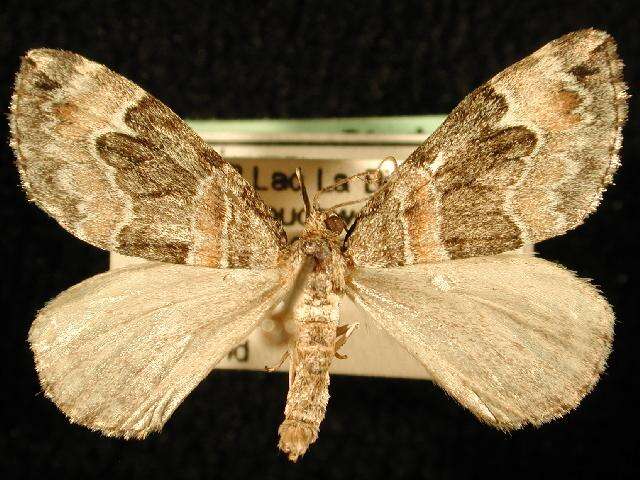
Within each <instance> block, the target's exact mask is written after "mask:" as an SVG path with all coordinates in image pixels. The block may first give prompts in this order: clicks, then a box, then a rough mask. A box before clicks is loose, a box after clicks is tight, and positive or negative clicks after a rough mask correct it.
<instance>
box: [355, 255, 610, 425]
mask: <svg viewBox="0 0 640 480" xmlns="http://www.w3.org/2000/svg"><path fill="white" fill-rule="evenodd" d="M347 288H348V293H349V295H350V296H351V297H352V298H353V299H354V300H355V302H356V303H357V304H358V305H359V306H361V307H362V308H363V309H364V310H365V311H366V312H367V313H368V314H369V315H370V316H371V317H372V318H373V319H374V320H375V321H376V323H377V324H378V325H379V326H380V327H382V328H383V329H385V330H386V331H387V332H388V333H389V334H390V335H391V336H392V337H394V338H395V339H396V340H397V341H398V342H399V343H400V344H401V345H402V346H403V347H404V348H405V349H407V351H408V352H409V353H411V354H412V355H413V356H414V357H415V358H416V359H417V360H418V361H419V362H420V363H422V364H423V365H424V367H425V368H426V369H427V370H428V371H429V372H430V374H431V376H432V378H433V380H434V381H435V382H436V383H437V384H438V385H440V386H441V387H442V388H444V389H445V391H446V392H447V393H448V394H450V395H451V396H452V397H454V398H455V399H456V400H457V401H458V402H460V403H461V404H462V405H463V406H465V407H466V408H468V409H469V410H471V412H473V414H474V415H476V416H477V417H478V418H480V419H481V420H483V421H484V422H487V423H489V424H491V425H494V426H495V427H497V428H500V429H503V430H510V429H516V428H520V427H522V426H524V425H526V424H533V425H539V424H541V423H544V422H547V421H549V420H552V419H554V418H557V417H560V416H562V415H563V414H565V413H566V412H568V411H569V410H572V409H573V408H575V407H576V406H577V405H578V403H579V402H580V401H581V400H582V398H583V397H584V396H585V395H586V394H587V393H588V392H589V391H590V390H591V389H592V388H593V386H594V385H595V383H596V382H597V381H598V378H599V377H600V374H601V373H602V371H603V370H604V367H605V362H606V359H607V357H608V355H609V352H610V350H611V342H612V339H613V324H614V316H613V312H612V310H611V308H610V307H609V305H608V303H607V301H606V300H605V299H604V298H602V296H601V295H600V294H599V293H598V291H597V289H596V288H594V287H593V286H591V285H590V284H589V282H587V281H585V280H582V279H580V278H578V277H576V276H575V275H574V274H573V273H571V272H570V271H568V270H566V269H564V268H562V267H560V266H557V265H554V264H553V263H551V262H547V261H545V260H542V259H538V258H535V257H532V256H529V255H521V254H502V255H495V256H491V257H475V258H468V259H460V260H452V261H448V262H436V263H428V264H422V265H412V266H405V267H395V268H357V269H356V270H355V271H354V272H353V275H352V278H351V281H350V282H349V284H348V287H347Z"/></svg>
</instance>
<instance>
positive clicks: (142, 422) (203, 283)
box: [29, 263, 289, 438]
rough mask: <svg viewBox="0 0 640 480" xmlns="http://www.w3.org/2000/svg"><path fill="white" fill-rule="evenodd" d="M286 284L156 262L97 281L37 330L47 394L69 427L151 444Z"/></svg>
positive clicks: (67, 298) (33, 334)
mask: <svg viewBox="0 0 640 480" xmlns="http://www.w3.org/2000/svg"><path fill="white" fill-rule="evenodd" d="M286 278H289V276H288V275H284V274H283V272H281V271H279V270H278V269H263V270H258V269H256V270H254V269H232V270H229V269H224V270H222V269H212V268H208V267H192V266H184V265H174V264H158V263H145V264H142V265H138V266H132V267H126V268H122V269H117V270H113V271H111V272H108V273H104V274H101V275H96V276H95V277H93V278H90V279H88V280H86V281H84V282H82V283H80V284H78V285H76V286H74V287H72V288H70V289H69V290H67V291H65V292H63V293H62V294H60V295H59V296H58V297H56V298H55V299H54V300H52V301H51V302H50V303H49V304H48V305H47V306H46V307H44V308H43V309H42V310H41V311H40V313H39V314H38V317H37V318H36V320H35V322H34V323H33V326H32V327H31V331H30V334H29V342H30V343H31V349H32V350H33V353H34V356H35V362H36V368H37V371H38V375H39V377H40V382H41V384H42V388H43V391H44V393H45V394H46V395H47V396H48V397H49V398H51V399H52V400H53V401H54V402H55V404H56V405H57V406H58V407H59V408H60V409H61V410H62V411H63V412H64V413H65V414H66V415H67V416H68V417H69V419H70V420H71V421H72V422H76V423H80V424H82V425H85V426H87V427H89V428H91V429H94V430H100V431H101V432H103V433H104V434H106V435H111V436H121V437H125V438H144V437H145V436H146V435H147V434H149V433H150V432H153V431H156V430H160V428H161V427H162V426H163V425H164V423H165V422H166V421H167V419H168V418H169V417H170V416H171V414H172V413H173V411H174V410H175V409H176V407H178V405H180V403H181V402H182V401H183V399H184V398H185V397H186V396H187V395H188V394H189V392H191V390H193V388H194V387H195V386H196V385H197V384H198V383H199V382H200V381H201V380H202V379H203V378H205V377H206V375H207V374H208V373H209V372H210V371H211V369H212V368H213V367H214V366H215V365H216V364H217V363H218V362H219V361H220V360H221V359H222V358H223V357H224V356H225V355H226V354H227V353H228V352H229V351H230V350H231V349H232V348H234V347H235V346H236V345H238V344H239V343H240V342H241V341H242V340H243V339H244V338H245V337H246V336H247V335H248V334H249V333H250V332H251V331H252V330H253V329H254V328H255V327H256V326H257V325H258V323H259V321H260V318H261V317H262V316H263V315H264V314H265V312H266V311H267V310H268V309H269V308H270V307H271V306H272V305H273V304H274V303H275V302H277V301H278V300H279V299H280V298H281V297H282V295H283V294H284V293H285V291H286V289H287V288H289V285H288V284H286V283H287V282H286V281H285V279H286Z"/></svg>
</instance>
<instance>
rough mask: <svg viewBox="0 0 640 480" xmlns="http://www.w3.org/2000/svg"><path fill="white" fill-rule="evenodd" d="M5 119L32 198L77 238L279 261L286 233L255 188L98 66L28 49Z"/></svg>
mask: <svg viewBox="0 0 640 480" xmlns="http://www.w3.org/2000/svg"><path fill="white" fill-rule="evenodd" d="M10 123H11V145H12V146H13V149H14V151H15V154H16V157H17V160H18V162H17V163H18V169H19V171H20V176H21V178H22V183H23V185H24V188H25V190H26V191H27V193H28V195H29V197H30V198H31V199H32V200H33V201H35V202H36V203H37V204H38V205H39V206H40V207H41V208H43V209H44V210H45V211H46V212H47V213H49V214H50V215H51V216H53V217H54V218H55V219H56V220H57V221H58V222H59V223H60V224H61V225H62V226H63V227H64V228H66V229H67V230H69V231H70V232H71V233H73V234H74V235H76V236H77V237H79V238H81V239H82V240H85V241H87V242H89V243H91V244H93V245H95V246H98V247H100V248H104V249H106V250H112V251H115V252H119V253H122V254H124V255H131V256H137V257H144V258H147V259H151V260H160V261H164V262H172V263H186V264H192V265H205V266H211V267H268V266H275V265H276V263H277V261H278V256H279V254H280V253H281V249H282V247H283V246H284V245H285V244H286V236H285V234H284V231H283V230H282V226H281V225H280V223H279V222H277V221H275V220H274V219H273V218H272V216H271V211H270V209H269V208H268V207H267V206H266V205H265V204H264V203H263V202H262V201H261V200H260V199H259V198H258V196H257V194H256V192H255V191H254V189H253V188H252V187H251V186H250V185H249V184H248V183H247V182H246V181H245V180H244V179H243V178H242V177H241V176H240V175H239V174H238V173H237V172H236V171H235V169H234V168H233V167H232V166H231V165H230V164H229V163H227V162H226V161H224V160H223V159H222V158H221V157H220V156H219V155H218V154H217V153H216V152H215V151H214V150H213V149H212V148H211V147H209V146H208V145H207V144H206V143H205V142H204V141H203V140H202V139H201V138H200V137H198V135H196V134H195V133H194V132H193V131H192V130H191V129H190V128H189V127H188V126H187V125H186V124H185V123H184V122H183V121H182V120H180V118H179V117H178V116H177V115H176V114H175V113H173V112H172V111H171V110H170V109H169V108H168V107H166V106H165V105H163V104H162V103H161V102H159V101H158V100H156V99H155V98H154V97H153V96H151V95H149V94H148V93H146V92H145V91H144V90H142V89H141V88H140V87H138V86H137V85H135V84H133V83H132V82H130V81H129V80H127V79H125V78H123V77H121V76H120V75H117V74H116V73H114V72H112V71H111V70H109V69H108V68H106V67H105V66H103V65H100V64H98V63H95V62H92V61H89V60H87V59H86V58H83V57H81V56H80V55H76V54H74V53H70V52H65V51H61V50H46V49H40V50H31V51H29V52H28V53H27V54H26V55H25V57H24V58H23V60H22V65H21V67H20V71H19V73H18V75H17V77H16V85H15V92H14V94H13V99H12V103H11V116H10Z"/></svg>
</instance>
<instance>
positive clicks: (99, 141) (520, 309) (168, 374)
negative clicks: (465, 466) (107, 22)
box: [10, 29, 627, 461]
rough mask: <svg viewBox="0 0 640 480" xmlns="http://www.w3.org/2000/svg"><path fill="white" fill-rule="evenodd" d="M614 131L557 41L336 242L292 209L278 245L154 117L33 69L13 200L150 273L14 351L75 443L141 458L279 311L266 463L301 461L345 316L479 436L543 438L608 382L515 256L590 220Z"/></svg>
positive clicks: (607, 321)
mask: <svg viewBox="0 0 640 480" xmlns="http://www.w3.org/2000/svg"><path fill="white" fill-rule="evenodd" d="M626 111H627V94H626V86H625V84H624V81H623V79H622V62H621V60H620V58H619V57H618V55H617V53H616V44H615V42H614V40H613V39H612V37H610V36H609V35H608V34H607V33H605V32H602V31H597V30H592V29H589V30H582V31H577V32H573V33H569V34H567V35H565V36H563V37H561V38H559V39H557V40H554V41H552V42H551V43H549V44H547V45H545V46H544V47H542V48H541V49H539V50H538V51H536V52H535V53H533V54H531V55H530V56H528V57H526V58H525V59H523V60H521V61H519V62H518V63H516V64H514V65H512V66H510V67H509V68H507V69H506V70H504V71H502V72H501V73H499V74H498V75H496V76H495V77H493V78H492V79H490V80H489V81H487V82H486V83H485V84H484V85H482V86H480V87H479V88H478V89H476V90H475V91H473V92H472V93H470V94H469V95H468V96H467V97H466V98H465V99H464V100H462V102H461V103H460V104H459V105H458V106H457V107H456V108H455V109H454V110H453V111H452V113H451V114H450V115H449V116H448V118H447V119H446V120H445V121H444V123H443V124H442V125H441V126H440V127H439V128H438V129H437V131H435V133H433V134H432V135H431V136H430V137H429V138H428V139H427V140H426V141H425V142H424V143H423V144H422V145H421V146H420V147H418V148H417V149H416V150H415V151H414V152H413V153H412V154H411V155H410V156H409V157H408V158H407V159H406V160H405V161H404V162H403V163H402V164H401V165H400V166H399V167H398V168H397V169H396V170H395V172H394V173H393V174H392V175H391V176H389V178H388V179H387V181H386V182H385V183H384V184H383V185H382V187H381V188H380V189H379V190H378V191H377V192H376V193H375V194H374V195H373V196H372V197H371V198H370V199H369V200H368V201H367V203H366V204H365V205H364V206H363V208H362V209H361V210H360V212H359V215H358V216H357V218H356V219H355V221H354V222H353V224H352V225H351V226H350V227H348V228H347V226H346V225H345V223H344V222H343V221H342V219H341V218H340V217H339V216H338V215H337V214H336V212H335V211H334V209H332V208H323V207H321V206H320V204H319V201H318V199H317V198H316V199H315V200H313V201H312V200H311V199H309V196H308V195H307V193H306V190H305V189H304V186H302V194H303V199H304V203H305V207H306V221H305V225H304V230H303V232H302V234H301V235H300V237H299V239H297V240H295V241H293V242H291V243H288V241H287V238H286V235H285V233H284V231H283V228H282V225H281V224H280V223H279V222H278V221H277V220H275V219H274V218H273V217H272V215H271V211H270V209H269V208H268V207H267V206H266V205H265V204H264V203H263V202H262V201H261V199H260V198H259V197H258V195H257V193H256V192H255V191H254V190H253V188H252V187H251V186H250V185H249V184H248V183H247V182H246V181H245V180H244V179H243V178H242V177H241V176H240V175H239V174H238V173H237V172H236V170H235V169H234V168H233V167H232V166H231V165H230V164H229V163H227V162H226V161H225V160H223V159H222V158H221V157H220V155H218V154H217V153H216V152H215V151H214V150H213V149H212V148H211V147H210V146H208V145H207V144H206V143H205V142H204V141H203V140H201V139H200V138H199V137H198V136H197V135H196V134H195V133H194V132H193V131H192V130H191V129H190V128H189V127H188V126H187V125H186V124H185V123H183V122H182V121H181V120H180V119H179V118H178V117H177V116H176V115H175V114H174V113H173V112H172V111H171V110H170V109H169V108H167V107H166V106H165V105H163V104H162V103H160V102H159V101H158V100H156V99H155V98H154V97H153V96H151V95H149V94H148V93H146V92H145V91H143V90H142V89H141V88H139V87H138V86H136V85H134V84H133V83H131V82H130V81H128V80H126V79H125V78H123V77H121V76H119V75H117V74H116V73H114V72H112V71H111V70H109V69H108V68H106V67H105V66H102V65H100V64H98V63H94V62H92V61H89V60H87V59H85V58H83V57H81V56H79V55H77V54H74V53H70V52H66V51H60V50H47V49H38V50H31V51H29V52H28V53H27V54H26V55H25V57H24V58H23V60H22V64H21V67H20V70H19V72H18V74H17V78H16V83H15V92H14V95H13V98H12V103H11V113H10V127H11V145H12V147H13V150H14V152H15V155H16V157H17V166H18V169H19V171H20V176H21V179H22V184H23V186H24V189H25V190H26V192H27V194H28V196H29V197H30V199H31V200H32V201H34V202H35V203H36V204H37V205H39V206H40V207H41V208H42V209H43V210H45V211H46V212H47V213H48V214H49V215H51V216H52V217H53V218H55V219H56V220H57V221H58V222H59V223H60V225H62V226H63V227H64V228H65V229H67V230H68V231H69V232H71V233H73V234H74V235H75V236H77V237H78V238H80V239H82V240H84V241H86V242H89V243H90V244H92V245H95V246H97V247H99V248H102V249H105V250H110V251H113V252H119V253H122V254H124V255H130V256H136V257H143V258H146V259H148V260H151V261H152V262H149V263H145V264H141V265H135V266H130V267H125V268H122V269H116V270H114V271H110V272H107V273H103V274H100V275H97V276H95V277H92V278H90V279H88V280H86V281H84V282H82V283H80V284H78V285H76V286H74V287H72V288H70V289H68V290H67V291H65V292H63V293H61V294H60V295H59V296H58V297H56V298H55V299H53V300H52V301H51V302H49V303H48V304H47V305H46V306H45V307H44V308H43V309H42V310H40V312H39V313H38V315H37V318H36V319H35V321H34V323H33V326H32V327H31V330H30V332H29V342H30V345H31V349H32V350H33V354H34V357H35V365H36V369H37V372H38V375H39V378H40V381H41V384H42V389H43V391H44V392H45V394H46V395H47V396H48V397H49V398H51V399H52V400H53V402H55V404H56V405H57V406H58V407H59V408H60V409H61V410H62V411H63V412H64V413H65V414H66V415H67V416H68V417H69V419H70V420H71V421H72V422H76V423H79V424H82V425H85V426H87V427H89V428H91V429H93V430H98V431H100V432H102V433H104V434H105V435H109V436H117V437H124V438H144V437H146V436H147V435H148V434H149V433H150V432H153V431H157V430H160V429H161V428H162V426H163V425H164V424H165V422H166V421H167V419H168V418H169V417H170V416H171V414H172V413H173V411H174V410H175V409H176V408H177V407H178V405H180V403H181V402H182V401H183V400H184V398H185V397H186V396H187V395H188V394H189V392H191V390H193V388H194V387H195V386H196V385H197V384H198V383H199V382H200V381H202V379H204V378H205V377H206V376H207V375H208V374H209V372H210V371H211V370H212V369H213V368H214V367H215V365H216V364H217V363H218V362H219V361H220V360H221V359H222V358H223V357H224V356H225V355H226V354H227V353H228V352H229V351H230V350H231V349H232V348H234V347H235V346H236V345H238V344H239V343H241V342H242V341H243V339H244V338H245V337H247V336H248V334H249V333H250V332H251V331H252V330H254V329H255V328H256V327H257V326H258V325H259V323H260V321H261V319H263V317H265V316H267V315H272V312H273V309H274V307H275V306H276V305H279V304H280V305H281V304H284V305H285V314H286V315H290V316H292V318H293V320H294V323H295V325H296V333H295V335H293V337H292V340H291V342H290V343H289V345H288V348H287V350H286V352H285V358H286V357H287V356H288V357H289V362H290V375H289V393H288V395H287V401H286V407H285V414H284V416H285V419H284V421H283V423H282V425H281V426H280V429H279V447H280V449H281V450H282V451H283V452H285V453H286V454H287V455H288V457H289V458H290V459H291V460H294V461H295V460H296V459H297V458H299V457H300V456H301V455H303V454H304V453H305V452H306V450H307V448H308V447H309V445H310V444H312V443H313V442H314V441H315V440H316V439H317V437H318V431H319V426H320V423H321V421H322V419H323V418H324V415H325V410H326V407H327V401H328V398H329V394H328V387H329V370H330V367H331V364H332V362H333V361H334V358H335V357H338V358H341V357H342V355H341V353H340V347H341V346H342V345H343V344H344V343H345V341H347V338H348V337H349V335H351V333H353V331H354V330H355V325H350V324H349V323H348V320H349V319H342V318H340V309H339V308H340V303H341V301H342V299H343V298H344V297H345V295H346V296H348V297H350V298H352V299H353V300H354V301H355V302H356V304H357V305H359V306H360V307H361V308H362V309H363V310H364V311H365V312H366V313H367V314H368V315H369V317H370V318H371V319H372V321H373V323H375V324H376V325H377V326H379V327H380V328H382V329H383V330H386V331H387V332H388V333H389V334H390V335H391V336H392V337H393V338H395V339H396V340H397V341H398V342H400V343H401V344H402V346H403V347H404V348H405V349H406V350H407V351H408V352H410V353H411V354H412V355H413V356H414V357H415V358H416V359H417V360H418V361H419V362H420V363H422V364H423V365H424V367H425V368H426V369H427V370H428V372H429V373H430V375H431V376H432V378H433V380H434V381H435V382H436V383H437V384H438V385H439V386H440V387H442V388H443V389H444V390H445V391H446V393H448V394H449V395H450V396H451V397H453V398H454V399H455V400H456V401H457V402H459V403H460V404H461V405H462V406H464V407H466V408H467V409H469V410H470V411H471V412H472V413H473V414H474V415H475V416H476V417H478V418H479V419H480V420H481V421H483V422H486V423H487V424H489V425H492V426H494V427H496V428H498V429H501V430H512V429H517V428H520V427H523V426H525V425H528V424H530V425H540V424H543V423H545V422H548V421H550V420H552V419H555V418H558V417H560V416H562V415H564V414H565V413H567V412H568V411H570V410H572V409H573V408H575V407H576V406H577V405H578V403H579V402H580V401H581V399H582V398H583V397H584V396H585V395H586V394H587V393H588V392H589V391H590V390H591V389H592V388H593V387H594V384H595V383H596V382H597V380H598V378H599V376H600V374H601V373H602V371H603V369H604V368H605V362H606V359H607V357H608V354H609V352H610V349H611V343H612V336H613V323H614V315H613V313H612V310H611V308H610V306H609V304H608V303H607V301H606V300H605V299H604V298H603V297H602V296H601V295H600V294H599V292H598V290H597V289H596V288H595V287H594V286H592V285H591V284H590V283H589V282H588V281H586V280H583V279H580V278H578V277H577V276H576V275H574V274H573V273H572V272H570V271H568V270H567V269H565V268H563V267H561V266H558V265H556V264H554V263H551V262H548V261H545V260H542V259H540V258H536V257H534V256H531V255H526V254H522V253H518V252H516V251H515V250H516V249H518V248H519V247H521V246H523V245H525V244H531V243H534V242H539V241H541V240H545V239H547V238H551V237H554V236H556V235H561V234H563V233H564V232H566V231H567V230H569V229H572V228H574V227H576V226H578V225H580V224H581V223H582V222H583V221H584V219H585V217H586V216H587V215H588V214H590V213H591V212H592V211H594V210H595V209H596V207H597V205H598V203H599V202H600V199H601V195H602V192H603V191H604V189H605V188H606V187H607V186H608V185H609V184H610V183H611V182H612V176H613V174H614V172H615V171H616V169H617V168H618V165H619V159H618V151H619V149H620V146H621V141H622V137H621V129H622V126H623V124H624V122H625V118H626ZM300 181H301V183H302V177H301V175H300ZM285 358H283V360H285Z"/></svg>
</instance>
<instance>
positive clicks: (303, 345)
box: [278, 275, 340, 461]
mask: <svg viewBox="0 0 640 480" xmlns="http://www.w3.org/2000/svg"><path fill="white" fill-rule="evenodd" d="M319 276H323V275H319ZM316 280H317V279H316ZM315 284H316V282H309V284H308V285H315ZM318 293H319V292H318V290H317V289H315V288H313V287H311V288H308V289H307V291H306V292H305V295H304V298H303V301H302V303H301V304H300V305H299V306H298V308H297V309H296V312H295V318H296V323H297V327H298V334H297V336H296V340H295V343H294V344H293V345H292V346H291V347H290V351H291V375H290V384H289V393H288V394H287V405H286V407H285V411H284V414H285V420H284V422H283V423H282V425H281V426H280V428H279V430H278V433H279V435H280V443H279V445H278V446H279V447H280V449H281V450H282V451H283V452H285V453H286V454H288V455H289V459H290V460H293V461H295V460H297V459H298V457H300V456H301V455H303V454H304V453H305V452H306V451H307V448H308V447H309V445H311V444H312V443H313V442H315V441H316V439H317V438H318V432H319V430H320V422H322V420H323V419H324V415H325V412H326V409H327V403H328V402H329V367H330V366H331V362H332V361H333V358H334V357H335V354H336V337H337V335H336V326H337V319H338V314H339V305H340V302H339V297H338V296H337V295H333V294H329V295H326V296H325V299H326V301H323V302H318Z"/></svg>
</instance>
